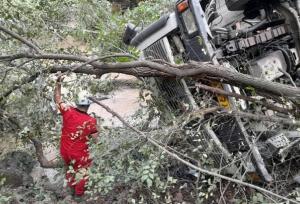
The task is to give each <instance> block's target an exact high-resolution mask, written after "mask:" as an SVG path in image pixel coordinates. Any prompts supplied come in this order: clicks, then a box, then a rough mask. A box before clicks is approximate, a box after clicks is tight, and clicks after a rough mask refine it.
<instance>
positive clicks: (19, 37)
mask: <svg viewBox="0 0 300 204" xmlns="http://www.w3.org/2000/svg"><path fill="white" fill-rule="evenodd" d="M0 30H1V31H3V32H4V33H6V34H8V35H10V36H11V37H13V38H15V39H17V40H19V41H21V42H22V43H24V44H25V45H27V46H28V47H30V48H32V49H33V50H35V51H36V52H37V53H39V54H41V53H42V50H41V49H40V48H39V47H38V46H36V45H34V44H33V43H32V42H30V41H28V40H26V39H25V38H23V37H21V36H20V35H18V34H17V33H14V32H13V31H11V30H8V29H7V28H5V27H3V26H2V25H0Z"/></svg>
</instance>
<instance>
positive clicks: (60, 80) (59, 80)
mask: <svg viewBox="0 0 300 204" xmlns="http://www.w3.org/2000/svg"><path fill="white" fill-rule="evenodd" d="M64 78H65V76H64V75H62V74H61V73H59V75H58V77H57V79H56V82H57V83H61V82H63V80H64Z"/></svg>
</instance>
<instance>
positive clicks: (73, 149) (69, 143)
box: [59, 107, 97, 196]
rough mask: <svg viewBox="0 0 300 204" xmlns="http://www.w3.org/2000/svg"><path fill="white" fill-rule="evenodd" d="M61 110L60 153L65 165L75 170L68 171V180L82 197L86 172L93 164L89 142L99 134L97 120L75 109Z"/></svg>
mask: <svg viewBox="0 0 300 204" xmlns="http://www.w3.org/2000/svg"><path fill="white" fill-rule="evenodd" d="M59 109H60V112H61V114H62V117H63V127H62V135H61V141H60V153H61V156H62V158H63V160H64V161H65V164H66V165H67V166H72V167H73V170H74V171H70V170H68V171H67V173H66V179H67V181H68V185H69V186H70V187H71V188H74V190H75V194H76V195H78V196H81V195H83V194H84V190H85V184H86V182H87V174H86V173H87V172H86V170H87V168H88V167H89V166H91V163H92V160H91V159H90V158H89V151H88V144H87V142H88V140H89V138H90V135H91V134H93V133H96V132H97V128H96V126H97V120H96V119H95V118H93V117H91V116H89V115H88V114H87V113H84V112H81V111H79V110H78V109H76V108H73V107H67V108H64V109H63V108H61V107H60V108H59ZM78 175H79V176H78Z"/></svg>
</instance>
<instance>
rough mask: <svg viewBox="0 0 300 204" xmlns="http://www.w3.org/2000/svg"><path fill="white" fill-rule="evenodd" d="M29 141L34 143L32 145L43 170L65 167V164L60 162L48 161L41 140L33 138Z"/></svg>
mask: <svg viewBox="0 0 300 204" xmlns="http://www.w3.org/2000/svg"><path fill="white" fill-rule="evenodd" d="M29 139H30V140H31V141H32V143H33V145H34V147H35V152H36V156H37V159H38V161H39V163H40V165H41V167H43V168H61V167H63V162H62V161H60V160H52V161H49V160H47V158H46V157H45V155H44V153H43V145H42V143H41V142H40V141H39V140H37V139H34V138H31V137H29Z"/></svg>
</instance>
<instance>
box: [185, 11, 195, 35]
mask: <svg viewBox="0 0 300 204" xmlns="http://www.w3.org/2000/svg"><path fill="white" fill-rule="evenodd" d="M182 19H183V22H184V25H185V28H186V30H187V32H188V34H189V35H190V34H192V33H194V32H196V31H197V30H198V29H197V25H196V21H195V17H194V15H193V14H192V12H191V10H190V9H187V10H185V11H184V12H183V13H182Z"/></svg>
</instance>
